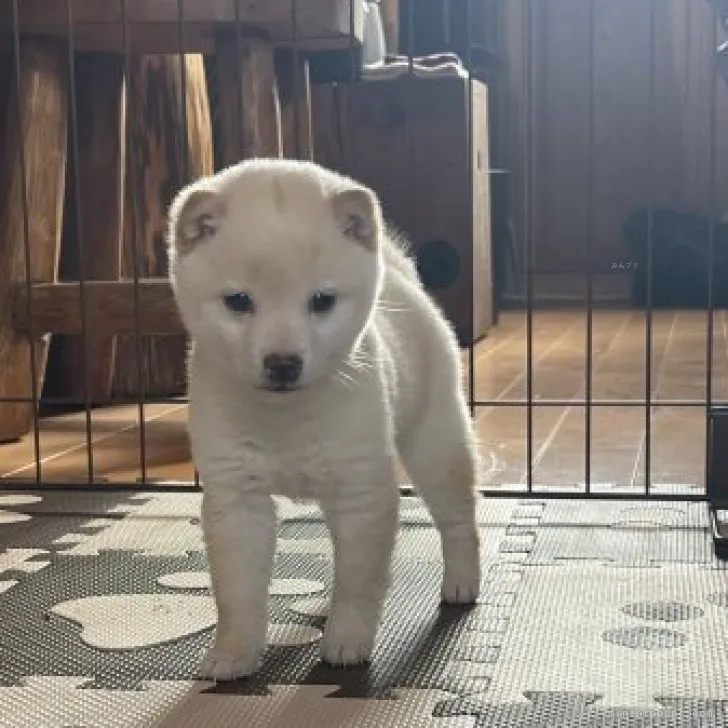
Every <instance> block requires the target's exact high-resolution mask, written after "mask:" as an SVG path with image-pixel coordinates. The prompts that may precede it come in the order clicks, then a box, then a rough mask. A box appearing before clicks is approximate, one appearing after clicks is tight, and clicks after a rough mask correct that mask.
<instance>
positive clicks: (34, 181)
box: [0, 39, 68, 441]
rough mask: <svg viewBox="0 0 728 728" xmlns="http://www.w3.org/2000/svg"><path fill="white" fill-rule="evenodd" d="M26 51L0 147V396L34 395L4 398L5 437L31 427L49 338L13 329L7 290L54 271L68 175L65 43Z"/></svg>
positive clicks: (0, 415)
mask: <svg viewBox="0 0 728 728" xmlns="http://www.w3.org/2000/svg"><path fill="white" fill-rule="evenodd" d="M20 58H21V62H20V83H19V84H18V93H11V94H10V103H8V104H7V106H6V108H5V114H6V121H5V125H4V126H5V135H4V137H3V139H2V145H3V146H2V148H1V149H0V399H1V398H2V397H15V398H28V400H29V402H28V404H24V403H18V402H15V403H11V402H4V403H0V441H5V440H13V439H16V438H18V437H20V436H21V435H24V434H25V433H26V432H28V430H29V428H30V427H31V423H32V421H33V414H34V409H33V405H32V401H33V400H32V397H33V394H34V393H35V394H37V391H39V390H40V387H41V386H42V380H43V373H44V371H45V361H46V354H47V341H45V340H44V341H42V342H36V345H35V347H34V351H31V347H32V346H33V345H32V344H31V341H30V339H29V338H27V337H24V336H19V335H18V334H17V332H15V331H14V330H13V328H12V325H11V315H10V310H9V307H10V296H8V293H9V292H10V291H11V290H12V289H13V286H14V285H16V284H18V283H21V282H25V281H27V279H28V275H27V274H28V271H29V272H30V277H31V279H33V280H41V281H43V280H45V281H52V280H54V279H55V277H56V274H57V266H58V254H59V250H60V243H61V230H62V218H63V199H64V191H65V175H66V130H67V121H68V79H67V76H66V65H67V58H66V55H65V53H64V49H63V45H62V43H60V42H58V41H56V40H54V39H42V40H41V39H34V40H29V41H24V42H23V43H22V44H21V47H20ZM13 85H14V84H13ZM18 120H20V122H21V126H19V125H18ZM21 155H22V157H21ZM21 160H22V161H21ZM26 250H27V255H26ZM31 305H32V302H31ZM31 363H34V364H35V369H36V371H33V368H32V366H31ZM34 390H36V391H35V392H34Z"/></svg>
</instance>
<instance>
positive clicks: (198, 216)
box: [167, 187, 225, 255]
mask: <svg viewBox="0 0 728 728" xmlns="http://www.w3.org/2000/svg"><path fill="white" fill-rule="evenodd" d="M224 214H225V204H224V200H223V198H222V196H221V195H220V194H219V193H218V192H216V191H214V190H212V189H209V188H204V187H188V188H186V189H184V190H182V191H181V192H180V193H179V194H178V195H177V197H176V198H175V199H174V201H173V202H172V204H171V206H170V208H169V228H168V233H167V234H168V243H169V245H170V247H171V248H172V249H173V251H174V252H175V253H177V254H179V255H185V254H187V253H189V252H191V251H192V250H194V249H195V248H196V247H197V246H198V245H202V244H203V243H205V242H207V241H209V240H211V239H212V238H213V237H215V233H217V231H218V229H219V228H220V224H221V222H222V218H223V216H224Z"/></svg>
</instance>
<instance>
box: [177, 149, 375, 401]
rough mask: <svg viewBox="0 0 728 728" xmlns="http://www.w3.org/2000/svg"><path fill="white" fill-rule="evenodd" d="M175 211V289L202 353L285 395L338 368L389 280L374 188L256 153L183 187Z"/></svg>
mask: <svg viewBox="0 0 728 728" xmlns="http://www.w3.org/2000/svg"><path fill="white" fill-rule="evenodd" d="M169 218H170V223H169V224H170V227H169V235H168V237H169V253H170V275H171V280H172V285H173V289H174V291H175V296H176V300H177V303H178V306H179V309H180V312H181V315H182V318H183V320H184V322H185V325H186V327H187V329H188V331H189V333H190V335H191V337H192V338H193V340H194V341H195V346H196V349H199V350H200V351H201V354H202V355H203V356H205V355H208V356H211V357H216V359H217V361H218V362H220V363H224V365H225V366H229V367H234V369H235V370H236V372H237V374H238V375H239V377H240V378H241V379H242V380H243V381H244V382H245V383H246V384H249V385H250V386H253V387H257V388H261V389H265V390H270V391H280V392H285V391H291V390H295V389H300V388H305V387H308V386H310V385H311V384H312V383H314V382H316V381H319V380H321V379H322V378H325V377H327V376H332V375H334V374H335V373H336V372H337V371H338V370H339V369H340V368H341V366H342V363H343V362H344V360H345V359H346V358H347V357H348V356H349V355H350V354H351V352H352V350H353V349H354V348H355V347H356V345H357V343H358V341H359V339H360V337H361V336H362V334H363V332H364V330H365V328H366V325H367V322H368V320H369V318H370V316H371V314H372V311H373V308H374V305H375V303H376V299H377V296H378V294H379V288H380V285H381V278H382V263H381V252H380V245H381V237H382V235H383V225H382V216H381V211H380V207H379V203H378V201H377V199H376V197H375V195H374V193H373V192H371V191H370V190H369V189H367V188H366V187H363V186H362V185H359V184H357V183H356V182H354V181H353V180H350V179H348V178H344V177H341V176H339V175H336V174H334V173H333V172H329V171H327V170H324V169H322V168H321V167H319V166H317V165H314V164H311V163H302V162H294V161H283V160H256V161H249V162H243V163H242V164H239V165H236V166H234V167H231V168H229V169H227V170H224V171H223V172H221V173H219V174H217V175H215V176H212V177H208V178H205V179H203V180H200V181H198V182H196V183H194V184H193V185H191V186H190V187H188V188H186V189H184V190H182V192H180V193H179V195H178V196H177V198H176V199H175V200H174V202H173V203H172V206H171V209H170V216H169Z"/></svg>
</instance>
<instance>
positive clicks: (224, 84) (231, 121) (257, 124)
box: [215, 32, 283, 166]
mask: <svg viewBox="0 0 728 728" xmlns="http://www.w3.org/2000/svg"><path fill="white" fill-rule="evenodd" d="M215 63H216V71H217V91H218V98H217V109H216V111H217V118H218V122H219V133H220V141H219V145H218V149H219V152H220V156H221V160H220V162H221V164H222V165H223V166H227V165H229V164H235V163H236V162H239V161H240V160H242V159H250V158H253V157H280V156H281V154H282V145H283V142H282V139H281V106H280V98H279V95H278V84H277V79H276V72H275V59H274V54H273V45H272V43H271V41H270V39H268V38H265V37H261V36H260V35H255V36H247V35H246V36H241V37H236V34H235V33H229V32H224V33H223V32H221V33H219V34H218V38H217V50H216V54H215Z"/></svg>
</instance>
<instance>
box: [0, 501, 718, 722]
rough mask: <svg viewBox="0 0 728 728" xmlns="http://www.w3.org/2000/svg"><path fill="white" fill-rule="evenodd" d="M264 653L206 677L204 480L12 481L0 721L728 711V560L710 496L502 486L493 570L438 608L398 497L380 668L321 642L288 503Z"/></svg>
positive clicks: (320, 563) (309, 553) (430, 550)
mask: <svg viewBox="0 0 728 728" xmlns="http://www.w3.org/2000/svg"><path fill="white" fill-rule="evenodd" d="M281 514H282V516H283V521H282V524H281V528H280V537H279V542H278V553H277V558H276V565H275V572H274V579H273V582H272V584H271V594H272V595H273V596H272V600H271V628H270V632H269V643H270V648H269V650H268V652H267V655H266V659H265V663H264V666H263V669H262V671H261V673H260V674H259V675H258V676H256V677H255V678H254V679H250V680H241V681H237V682H234V683H230V684H222V685H214V684H212V683H207V682H198V681H196V680H195V679H194V678H195V670H196V667H197V664H198V659H199V653H200V651H201V650H202V648H203V647H205V646H207V645H208V644H209V643H210V641H211V639H212V636H213V633H214V627H215V610H214V605H213V602H212V598H211V595H210V592H209V587H208V576H207V572H206V567H205V559H204V554H203V551H202V540H201V532H200V527H199V496H198V495H196V494H189V495H180V494H170V495H148V496H141V495H130V494H123V495H120V494H111V493H109V494H88V493H83V492H76V493H67V492H66V493H43V494H37V495H35V494H28V493H18V494H13V493H6V494H0V726H2V727H3V728H5V727H6V726H7V727H8V728H10V727H12V728H21V727H23V728H24V727H26V726H27V727H28V728H31V727H32V728H61V727H63V728H70V727H73V728H81V727H90V726H94V727H96V726H98V727H99V728H101V727H103V728H116V727H117V726H119V727H121V726H124V727H126V726H129V727H130V728H138V727H141V726H158V727H160V728H187V727H190V728H192V727H193V726H194V727H199V728H217V727H218V726H246V727H247V726H250V727H254V726H275V727H276V728H289V727H290V728H321V727H322V726H325V727H327V728H328V727H329V726H331V727H338V726H347V727H349V726H361V727H362V728H385V726H386V727H389V726H402V727H403V728H407V727H409V726H411V727H412V728H415V727H420V726H434V727H435V728H454V727H455V726H458V727H459V726H467V727H478V728H481V727H484V726H513V727H514V728H517V727H518V726H523V727H524V728H526V727H530V726H554V727H559V728H561V727H564V726H670V727H671V726H675V727H679V726H696V727H697V726H700V727H701V728H702V727H706V728H709V727H710V726H728V570H726V567H725V565H724V564H722V563H721V562H719V561H717V560H715V559H714V557H713V554H712V549H711V542H710V534H709V524H708V518H707V512H706V508H705V506H704V505H701V504H689V503H685V504H667V503H664V504H662V503H650V504H645V503H626V502H622V503H614V502H606V501H600V502H588V503H587V502H578V501H546V500H539V499H534V500H523V501H515V500H490V501H487V502H485V501H484V502H482V503H481V505H480V510H479V514H478V518H479V523H480V530H481V534H482V559H483V564H484V569H483V574H484V577H483V578H484V584H483V592H482V597H481V600H480V603H479V604H478V605H477V606H475V607H474V608H472V609H468V610H465V609H455V608H448V609H442V608H440V607H439V605H438V588H439V579H440V571H441V565H440V553H439V540H438V538H437V534H436V532H435V530H434V528H433V527H432V524H431V521H430V518H429V515H428V514H427V512H426V510H425V509H424V507H423V506H422V504H421V502H420V501H419V500H418V499H416V498H412V497H407V498H403V499H402V506H401V524H402V525H401V529H400V535H399V539H398V544H397V549H396V554H395V560H394V581H393V588H392V591H391V594H390V597H389V600H388V603H387V608H386V610H385V615H384V621H383V624H382V628H381V631H380V635H379V641H378V645H377V648H376V652H375V655H374V658H373V661H372V664H371V665H370V666H369V668H368V669H365V668H350V669H340V670H335V669H332V668H326V667H323V666H322V665H321V664H320V663H319V662H318V651H317V641H318V638H319V637H320V634H321V628H322V626H323V622H324V619H325V604H326V598H327V594H328V591H329V588H330V584H331V547H330V543H329V540H328V536H327V533H326V530H325V528H324V525H323V523H322V520H321V518H320V514H319V512H318V510H317V509H316V508H315V507H312V506H294V505H291V504H286V503H283V504H282V507H281Z"/></svg>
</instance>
